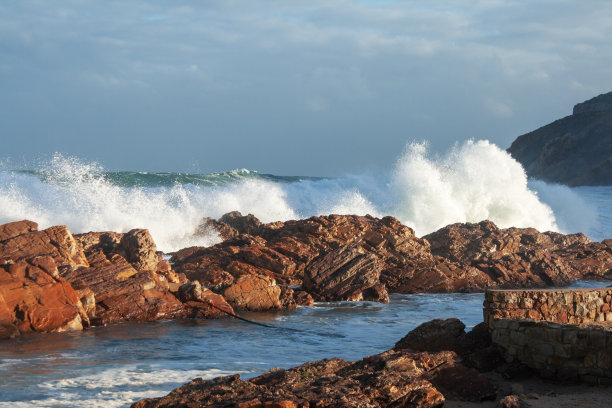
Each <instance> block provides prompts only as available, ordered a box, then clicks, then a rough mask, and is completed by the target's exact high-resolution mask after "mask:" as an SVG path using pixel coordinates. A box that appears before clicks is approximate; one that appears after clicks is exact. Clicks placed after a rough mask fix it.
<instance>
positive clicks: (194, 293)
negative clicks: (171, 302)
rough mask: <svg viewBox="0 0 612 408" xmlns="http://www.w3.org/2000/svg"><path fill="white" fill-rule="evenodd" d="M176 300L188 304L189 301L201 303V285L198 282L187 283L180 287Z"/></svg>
mask: <svg viewBox="0 0 612 408" xmlns="http://www.w3.org/2000/svg"><path fill="white" fill-rule="evenodd" d="M178 298H179V299H180V300H181V301H183V302H189V301H190V300H195V301H202V285H200V282H198V281H193V282H187V283H185V284H183V285H181V287H180V288H179V290H178Z"/></svg>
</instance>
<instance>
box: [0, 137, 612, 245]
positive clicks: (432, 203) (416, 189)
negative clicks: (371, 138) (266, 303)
mask: <svg viewBox="0 0 612 408" xmlns="http://www.w3.org/2000/svg"><path fill="white" fill-rule="evenodd" d="M545 202H546V203H545ZM547 203H548V204H547ZM549 204H550V205H549ZM234 210H238V211H240V212H242V213H245V214H246V213H252V214H254V215H255V216H257V217H258V218H260V219H261V220H262V221H263V222H271V221H277V220H280V221H284V220H288V219H296V218H305V217H310V216H313V215H320V214H332V213H334V214H360V215H365V214H371V215H374V216H384V215H393V216H395V217H397V218H398V219H400V220H401V221H402V222H403V223H405V224H406V225H408V226H410V227H412V228H414V229H415V231H416V232H417V234H418V235H424V234H427V233H429V232H432V231H435V230H437V229H438V228H440V227H443V226H445V225H447V224H450V223H455V222H478V221H481V220H483V219H490V220H492V221H493V222H495V223H496V224H498V225H499V226H500V227H510V226H517V227H534V228H537V229H539V230H542V231H544V230H553V231H562V232H577V231H585V232H588V231H589V228H592V227H593V225H597V222H598V221H597V210H596V208H595V207H594V206H592V205H590V204H588V203H587V202H586V201H585V200H584V199H583V198H582V196H581V195H580V194H578V193H577V192H576V191H575V189H570V188H567V187H562V186H550V185H547V184H545V183H541V182H529V183H528V180H527V177H526V175H525V172H524V170H523V168H522V167H521V165H520V164H519V163H518V162H516V161H515V160H514V159H512V158H511V157H510V155H509V154H508V153H506V152H505V151H503V150H501V149H500V148H498V147H497V146H495V145H493V144H491V143H489V142H487V141H476V142H474V141H468V142H465V143H463V144H461V145H456V146H455V147H453V148H452V149H451V150H450V151H449V152H448V153H446V154H445V155H443V156H432V155H430V154H429V153H428V150H427V145H426V144H424V143H412V144H409V145H408V146H407V148H406V150H405V152H404V153H403V154H402V155H401V156H400V157H399V158H398V159H397V161H396V162H395V163H394V164H393V165H392V168H391V169H389V170H388V171H387V172H382V173H381V174H376V175H373V174H365V173H364V174H357V175H347V176H344V177H338V178H317V177H288V176H275V175H270V174H260V173H258V172H256V171H251V170H234V171H231V172H227V173H213V174H182V173H142V172H140V173H139V172H115V173H111V172H105V171H104V169H103V168H102V167H101V166H99V165H98V164H96V163H88V162H84V161H82V160H79V159H76V158H72V157H65V156H62V155H60V154H56V155H55V156H54V157H53V158H52V159H51V160H49V161H48V162H46V163H44V164H42V165H39V166H37V167H36V168H35V169H33V170H27V171H25V170H14V169H9V168H7V165H6V164H5V165H3V167H1V168H0V223H5V222H10V221H15V220H20V219H24V218H27V219H31V220H34V221H36V222H38V223H39V225H40V227H41V228H46V227H48V226H51V225H57V224H64V225H68V227H69V228H70V229H71V231H72V232H87V231H105V230H112V231H117V232H125V231H128V230H130V229H132V228H143V227H144V228H148V229H149V230H150V231H151V234H152V235H153V237H154V239H155V241H156V242H157V244H158V246H159V248H160V249H161V250H163V251H166V252H168V251H173V250H177V249H179V248H184V247H186V246H191V245H204V246H208V245H212V244H214V243H216V242H218V240H219V238H218V237H217V236H216V235H215V234H214V233H210V234H208V235H194V231H195V230H196V227H197V226H198V225H199V223H200V222H201V219H202V218H203V217H212V218H218V217H220V216H221V215H222V214H224V213H226V212H228V211H234ZM609 232H610V231H607V230H605V228H604V231H603V233H604V234H606V233H608V235H609ZM594 238H595V239H600V237H598V236H596V237H594Z"/></svg>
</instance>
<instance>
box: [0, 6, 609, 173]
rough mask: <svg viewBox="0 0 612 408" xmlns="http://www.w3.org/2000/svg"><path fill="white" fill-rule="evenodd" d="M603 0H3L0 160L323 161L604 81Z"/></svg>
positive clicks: (495, 135) (291, 166) (533, 125)
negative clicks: (54, 156) (56, 154)
mask: <svg viewBox="0 0 612 408" xmlns="http://www.w3.org/2000/svg"><path fill="white" fill-rule="evenodd" d="M610 16H612V2H610V1H609V0H590V1H589V2H586V3H585V2H578V1H574V0H571V1H569V0H568V1H565V0H529V1H512V0H482V1H479V0H469V1H468V0H446V1H443V0H439V1H436V0H427V1H425V0H423V1H382V0H380V1H376V0H362V1H347V0H322V1H319V0H311V1H289V0H265V1H259V0H248V1H247V0H245V1H237V0H225V1H215V0H208V1H182V0H174V1H138V0H130V1H125V0H122V1H115V0H103V1H102V0H91V1H85V0H73V1H68V0H64V1H61V0H58V1H52V2H51V1H45V0H40V1H30V0H19V1H9V0H7V1H2V2H0V138H1V140H2V143H1V146H2V147H1V149H0V160H4V161H5V162H6V161H7V160H8V161H11V162H13V163H25V162H28V161H30V160H34V159H37V158H40V157H46V156H49V155H52V154H53V153H54V152H59V153H62V154H64V155H69V156H74V157H78V158H81V159H83V160H88V161H89V160H91V161H96V162H98V163H100V164H101V165H103V166H104V167H105V168H106V169H107V170H113V171H114V170H135V171H189V172H203V173H207V172H215V171H228V170H231V169H236V168H247V169H252V170H258V171H260V172H264V173H274V174H282V175H312V176H338V175H342V174H345V173H348V172H355V171H360V170H362V169H368V168H372V169H375V168H387V167H390V166H391V165H392V163H393V162H394V161H395V160H396V159H397V157H398V156H399V154H401V152H402V151H403V150H404V148H405V146H406V144H407V143H408V142H411V141H422V140H426V141H428V142H429V146H430V150H431V152H432V153H434V154H435V153H436V152H439V153H442V152H444V151H446V150H448V149H449V147H450V146H451V145H453V144H454V143H457V142H460V141H463V140H466V139H475V140H478V139H488V140H490V141H492V142H493V143H495V144H497V145H498V146H500V147H502V148H507V147H508V146H509V145H510V144H511V143H512V141H513V140H514V139H515V138H516V137H517V136H519V135H521V134H524V133H526V132H529V131H531V130H535V129H537V128H538V127H540V126H543V125H545V124H547V123H549V122H551V121H553V120H556V119H559V118H561V117H564V116H567V115H569V114H571V109H572V107H573V105H574V104H576V103H578V102H581V101H584V100H587V99H590V98H591V97H593V96H596V95H598V94H601V93H605V92H610V91H612V82H611V79H612V41H610V38H612V18H610Z"/></svg>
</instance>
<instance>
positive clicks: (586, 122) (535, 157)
mask: <svg viewBox="0 0 612 408" xmlns="http://www.w3.org/2000/svg"><path fill="white" fill-rule="evenodd" d="M508 152H509V153H510V154H511V155H512V157H514V158H515V159H516V160H518V161H519V162H520V163H521V164H522V165H523V167H525V170H526V171H527V174H528V175H529V176H530V177H534V178H537V179H540V180H544V181H547V182H554V183H561V184H566V185H568V186H603V185H612V92H609V93H606V94H602V95H599V96H596V97H594V98H592V99H589V100H588V101H585V102H582V103H579V104H577V105H575V106H574V110H573V113H572V115H570V116H566V117H565V118H563V119H559V120H556V121H554V122H552V123H550V124H548V125H546V126H543V127H541V128H539V129H537V130H534V131H533V132H529V133H527V134H524V135H522V136H519V137H518V138H517V139H516V140H515V141H514V142H513V143H512V145H511V146H510V148H509V149H508Z"/></svg>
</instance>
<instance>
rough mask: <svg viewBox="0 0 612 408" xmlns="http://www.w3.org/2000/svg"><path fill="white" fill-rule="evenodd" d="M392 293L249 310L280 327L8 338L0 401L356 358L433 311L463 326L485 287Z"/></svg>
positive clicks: (195, 325)
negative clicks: (382, 299)
mask: <svg viewBox="0 0 612 408" xmlns="http://www.w3.org/2000/svg"><path fill="white" fill-rule="evenodd" d="M391 299H392V301H391V303H389V304H379V303H373V302H356V303H347V302H336V303H319V304H316V305H315V306H314V307H303V308H299V309H298V310H297V311H293V312H281V313H249V314H245V316H246V317H248V318H250V319H256V320H259V321H263V322H265V323H267V324H270V325H274V326H277V327H278V329H276V328H265V327H260V326H255V325H250V324H246V323H243V322H240V321H237V320H216V321H205V320H183V321H160V322H152V323H138V324H118V325H112V326H108V327H98V328H93V329H90V330H87V331H84V332H74V333H55V334H47V335H32V336H28V337H25V338H22V339H17V340H14V341H4V342H2V343H0V345H1V347H0V379H1V380H0V401H1V402H0V406H3V407H8V406H11V407H34V406H46V407H47V406H48V407H51V406H54V407H55V406H57V407H59V406H77V407H80V406H83V407H85V406H87V407H91V406H102V405H103V406H105V407H121V406H128V405H129V404H130V403H131V402H133V401H136V400H138V399H141V398H144V397H152V396H160V395H165V394H166V393H167V392H168V391H170V390H171V389H173V388H175V387H177V386H179V385H181V384H183V383H184V382H186V381H189V380H190V379H192V378H195V377H204V378H213V377H216V376H219V375H226V374H233V373H240V374H241V375H242V376H243V377H247V378H248V377H252V376H255V375H258V374H260V373H262V372H264V371H266V370H269V369H270V368H273V367H285V368H287V367H292V366H295V365H299V364H302V363H304V362H307V361H313V360H319V359H322V358H326V357H341V358H344V359H347V360H358V359H361V358H363V357H364V356H366V355H371V354H376V353H380V352H382V351H384V350H387V349H390V348H392V347H393V345H394V344H395V343H396V342H397V341H398V340H399V339H401V338H402V337H403V336H404V335H405V334H406V333H408V332H409V331H410V330H411V329H413V328H414V327H416V326H417V325H419V324H420V323H423V322H425V321H428V320H431V319H432V318H435V317H442V318H443V317H460V318H461V319H462V320H463V321H464V322H465V323H466V324H467V325H468V326H473V325H475V324H477V323H478V322H480V321H482V301H483V295H482V294H448V295H446V294H443V295H393V296H392V297H391ZM283 328H287V330H285V329H283ZM292 329H299V330H303V331H295V330H292Z"/></svg>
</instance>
